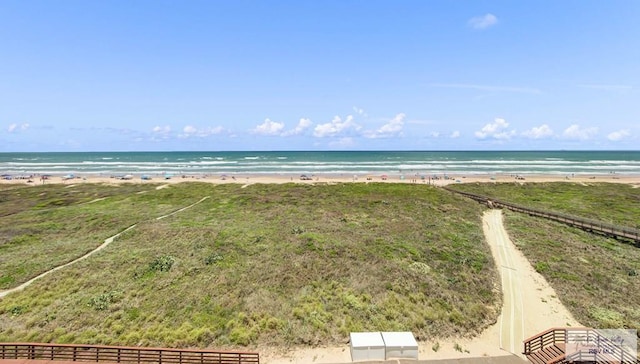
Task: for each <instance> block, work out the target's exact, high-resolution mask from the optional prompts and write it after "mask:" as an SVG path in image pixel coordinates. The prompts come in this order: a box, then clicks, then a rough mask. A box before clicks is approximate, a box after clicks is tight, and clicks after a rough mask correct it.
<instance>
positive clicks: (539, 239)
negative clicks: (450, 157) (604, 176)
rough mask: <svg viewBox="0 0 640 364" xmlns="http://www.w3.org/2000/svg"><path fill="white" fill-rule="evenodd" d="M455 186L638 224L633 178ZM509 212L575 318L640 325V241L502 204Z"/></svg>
mask: <svg viewBox="0 0 640 364" xmlns="http://www.w3.org/2000/svg"><path fill="white" fill-rule="evenodd" d="M455 188H456V189H460V190H464V191H467V192H472V193H477V194H481V195H485V196H492V197H495V198H498V199H501V200H504V201H509V202H515V203H518V204H520V205H524V206H529V207H534V208H541V209H547V210H552V211H557V212H564V213H568V214H572V215H575V216H581V217H588V218H592V219H598V220H602V221H606V222H610V223H616V224H620V225H625V226H630V227H635V228H640V226H639V225H638V224H640V189H639V188H633V187H632V186H629V185H622V184H592V185H588V186H585V185H580V184H572V183H535V184H524V185H519V184H485V185H472V184H469V185H456V186H455ZM505 215H506V217H505V225H506V227H507V230H508V231H509V236H510V237H511V239H512V240H513V241H514V243H515V244H516V245H517V246H518V248H519V249H520V250H521V251H522V252H523V253H524V254H525V256H526V257H527V258H528V259H529V261H530V262H531V264H532V265H533V266H534V268H535V269H536V270H537V271H538V272H539V273H541V274H542V275H543V276H544V277H545V278H546V279H547V280H548V281H549V282H550V284H551V285H552V286H553V288H554V289H555V291H556V293H557V294H558V297H559V298H560V300H561V301H562V302H563V303H564V305H565V306H567V308H568V309H569V310H570V311H571V313H572V314H573V315H574V317H575V318H576V319H578V321H580V322H581V323H582V324H583V325H586V326H590V327H596V328H623V327H624V328H630V329H637V328H640V248H638V247H635V246H633V245H632V244H627V243H623V242H620V241H617V240H614V239H609V238H605V237H602V236H599V235H594V234H590V233H587V232H584V231H582V230H579V229H575V228H571V227H567V226H566V225H563V224H559V223H555V222H551V221H548V220H544V219H540V218H535V217H530V216H528V215H525V214H518V213H512V212H508V211H505ZM563 324H564V323H559V325H563Z"/></svg>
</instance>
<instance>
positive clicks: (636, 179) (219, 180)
mask: <svg viewBox="0 0 640 364" xmlns="http://www.w3.org/2000/svg"><path fill="white" fill-rule="evenodd" d="M144 177H145V178H142V175H129V176H127V178H122V176H120V177H113V176H106V175H101V174H79V175H74V176H73V177H71V178H70V176H68V175H64V174H60V175H48V176H46V177H45V178H42V176H39V175H32V176H25V175H16V176H12V177H11V179H6V178H3V179H0V183H2V184H15V183H24V184H29V185H38V184H43V183H63V184H67V185H69V184H77V183H108V184H118V183H154V184H158V183H162V184H173V183H181V182H206V183H213V184H224V183H236V184H242V185H250V184H254V183H306V184H314V183H349V182H351V183H372V182H377V183H411V184H425V185H434V186H445V185H449V184H455V183H506V182H513V183H541V182H572V183H581V184H585V185H588V184H589V183H625V184H631V185H635V186H640V175H624V174H594V175H573V176H571V175H566V176H561V175H545V174H539V175H526V176H519V175H493V174H492V175H490V176H489V175H477V174H474V175H452V176H448V177H447V178H446V179H445V178H443V177H440V178H437V179H434V178H430V177H424V178H423V177H422V176H420V175H415V176H408V175H406V174H403V175H346V174H339V175H332V174H320V175H307V176H306V179H303V178H302V177H301V176H300V175H291V174H246V175H244V174H234V175H213V174H211V175H210V174H201V175H199V174H193V175H177V176H172V177H171V178H166V177H164V176H162V175H145V176H144Z"/></svg>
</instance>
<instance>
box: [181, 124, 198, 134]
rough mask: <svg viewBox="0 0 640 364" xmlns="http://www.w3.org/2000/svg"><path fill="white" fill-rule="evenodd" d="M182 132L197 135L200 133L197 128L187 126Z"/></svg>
mask: <svg viewBox="0 0 640 364" xmlns="http://www.w3.org/2000/svg"><path fill="white" fill-rule="evenodd" d="M182 132H183V133H185V134H195V133H197V132H198V129H196V127H195V126H192V125H187V126H185V127H184V128H182Z"/></svg>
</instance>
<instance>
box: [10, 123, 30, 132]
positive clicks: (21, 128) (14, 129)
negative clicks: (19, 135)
mask: <svg viewBox="0 0 640 364" xmlns="http://www.w3.org/2000/svg"><path fill="white" fill-rule="evenodd" d="M27 129H29V124H28V123H22V124H16V123H13V124H11V125H9V127H8V128H7V131H8V132H9V133H15V132H18V131H25V130H27Z"/></svg>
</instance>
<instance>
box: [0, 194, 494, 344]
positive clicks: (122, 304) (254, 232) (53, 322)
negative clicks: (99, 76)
mask: <svg viewBox="0 0 640 364" xmlns="http://www.w3.org/2000/svg"><path fill="white" fill-rule="evenodd" d="M206 196H209V198H208V199H206V200H204V201H202V202H201V203H199V204H197V205H195V206H193V207H191V208H189V209H186V210H184V211H181V212H178V213H176V214H174V215H172V216H170V217H167V218H165V219H161V220H156V218H157V217H159V216H161V215H164V214H167V213H170V212H173V211H176V210H178V209H180V208H183V207H185V206H188V205H190V204H193V203H195V202H197V201H199V200H200V199H201V198H203V197H206ZM483 209H484V208H483V207H482V206H481V205H479V204H476V203H471V202H469V201H468V200H466V199H464V198H462V197H458V196H455V195H452V194H451V193H448V192H445V191H442V190H439V189H436V188H431V187H428V186H424V185H422V186H420V185H409V184H374V183H372V184H355V183H351V184H337V185H302V184H286V185H277V184H273V185H259V184H256V185H251V186H247V187H245V188H242V187H241V186H240V185H236V184H228V185H211V184H201V183H180V184H175V185H171V186H168V187H166V188H163V189H156V188H155V186H154V185H145V184H132V185H127V184H124V185H120V186H107V185H99V184H82V185H77V186H74V187H66V186H64V185H45V186H34V187H22V186H20V187H18V186H7V185H4V186H1V187H0V211H1V213H0V215H2V216H1V217H0V290H2V289H8V288H11V287H15V286H17V285H19V284H20V283H22V282H25V281H26V280H28V279H29V278H31V277H34V276H36V275H37V274H39V273H42V272H44V271H46V270H48V269H51V268H52V267H55V266H57V265H60V264H62V263H65V262H68V261H70V260H72V259H73V258H75V257H78V256H80V255H82V254H84V253H86V252H87V251H90V250H92V249H94V248H96V247H97V246H99V245H100V244H101V243H102V242H103V241H104V239H106V238H108V237H109V236H112V235H114V234H116V233H118V232H120V231H122V230H124V229H125V228H127V227H128V226H131V225H133V224H137V226H136V227H135V228H133V229H132V230H129V231H127V232H126V233H124V234H123V235H121V236H120V237H119V238H117V239H116V240H115V241H114V242H113V243H112V244H111V245H109V246H108V247H107V248H105V249H104V250H101V251H100V252H98V253H96V254H94V255H92V256H91V257H89V258H88V259H85V260H83V261H80V262H78V263H76V264H74V265H72V266H69V267H66V268H64V269H61V270H59V271H56V272H54V273H53V274H50V275H48V276H45V277H44V278H42V279H40V280H38V281H36V282H35V283H34V284H33V285H31V286H29V287H27V288H26V289H25V290H23V291H19V292H16V293H12V294H9V295H7V296H5V297H4V298H2V299H0V341H52V342H77V343H98V344H121V345H154V346H155V345H158V346H173V347H194V346H197V347H217V348H224V347H238V346H247V347H258V346H261V345H273V346H288V345H314V344H342V343H344V342H346V341H347V340H348V334H349V333H350V332H353V331H369V330H390V331H396V330H409V331H413V332H414V334H415V335H416V336H417V337H418V338H419V339H420V338H422V339H425V338H433V337H448V336H457V335H465V336H466V335H472V334H474V333H477V332H479V331H481V330H482V329H483V328H485V327H487V326H488V325H490V324H491V323H493V322H494V321H495V320H496V318H497V316H498V313H499V312H498V310H499V307H500V297H499V290H498V282H499V281H498V277H497V272H496V269H495V266H494V263H493V260H492V258H491V254H490V251H489V248H488V246H487V245H486V243H485V240H484V237H483V235H482V228H481V214H482V211H483Z"/></svg>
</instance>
